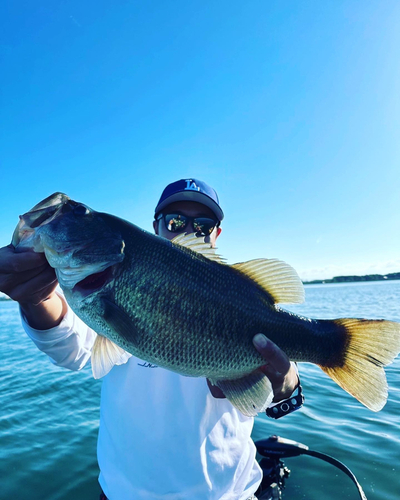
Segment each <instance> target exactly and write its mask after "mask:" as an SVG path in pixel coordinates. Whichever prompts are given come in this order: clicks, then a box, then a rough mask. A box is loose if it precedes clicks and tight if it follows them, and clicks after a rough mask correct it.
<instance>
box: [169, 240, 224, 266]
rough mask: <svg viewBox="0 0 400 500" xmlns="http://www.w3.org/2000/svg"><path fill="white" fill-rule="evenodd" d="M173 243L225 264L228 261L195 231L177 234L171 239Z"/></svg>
mask: <svg viewBox="0 0 400 500" xmlns="http://www.w3.org/2000/svg"><path fill="white" fill-rule="evenodd" d="M171 243H172V244H173V245H178V246H182V247H185V248H189V249H190V250H193V252H197V253H199V254H201V255H202V256H203V257H206V258H207V259H209V260H212V261H214V262H218V263H220V264H225V263H226V261H225V259H224V258H223V257H221V256H220V255H218V254H217V253H216V249H215V248H213V247H211V246H210V244H209V243H205V242H204V238H198V237H197V236H196V235H195V233H189V234H187V233H183V234H179V235H178V236H176V237H175V238H174V239H173V240H171Z"/></svg>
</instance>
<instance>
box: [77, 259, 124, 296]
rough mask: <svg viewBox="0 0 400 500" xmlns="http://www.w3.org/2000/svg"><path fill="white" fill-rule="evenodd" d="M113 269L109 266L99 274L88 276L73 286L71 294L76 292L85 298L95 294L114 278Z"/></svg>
mask: <svg viewBox="0 0 400 500" xmlns="http://www.w3.org/2000/svg"><path fill="white" fill-rule="evenodd" d="M113 268H114V266H110V267H107V268H106V269H104V271H100V272H99V273H94V274H89V276H86V278H84V279H83V280H81V281H79V282H78V283H77V284H76V285H75V286H74V288H73V292H78V293H80V294H81V295H83V296H85V297H86V296H87V295H91V294H92V293H94V292H97V291H98V290H100V289H101V288H103V287H104V286H105V285H107V284H108V283H109V282H110V281H112V279H113V277H114V272H113Z"/></svg>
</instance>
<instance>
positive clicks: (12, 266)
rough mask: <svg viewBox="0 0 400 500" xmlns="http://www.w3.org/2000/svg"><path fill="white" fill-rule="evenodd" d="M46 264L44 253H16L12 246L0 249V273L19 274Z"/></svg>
mask: <svg viewBox="0 0 400 500" xmlns="http://www.w3.org/2000/svg"><path fill="white" fill-rule="evenodd" d="M46 262H47V260H46V257H45V255H44V253H36V252H32V251H27V252H20V253H18V252H16V251H15V249H14V247H13V246H12V245H8V246H6V247H3V248H0V273H7V274H8V273H13V272H14V273H20V272H24V271H27V270H30V269H34V268H35V267H39V266H42V265H43V264H45V263H46Z"/></svg>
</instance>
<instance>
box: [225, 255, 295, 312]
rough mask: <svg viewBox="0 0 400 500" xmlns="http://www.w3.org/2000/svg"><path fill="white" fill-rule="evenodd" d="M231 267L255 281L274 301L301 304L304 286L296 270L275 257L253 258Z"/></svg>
mask: <svg viewBox="0 0 400 500" xmlns="http://www.w3.org/2000/svg"><path fill="white" fill-rule="evenodd" d="M231 267H233V268H234V269H236V270H237V271H240V272H241V273H243V274H245V275H246V276H247V277H248V278H250V279H252V280H253V281H254V282H256V283H257V284H258V285H259V286H260V287H261V288H263V289H264V290H265V291H266V292H267V293H268V294H269V295H270V297H271V298H272V300H273V302H274V303H283V304H301V303H303V302H304V287H303V283H302V281H301V279H300V278H299V276H298V274H297V272H296V271H295V270H294V269H293V268H292V267H291V266H289V264H286V262H282V261H281V260H277V259H255V260H249V261H248V262H240V263H238V264H233V265H232V266H231Z"/></svg>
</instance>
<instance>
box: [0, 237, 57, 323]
mask: <svg viewBox="0 0 400 500" xmlns="http://www.w3.org/2000/svg"><path fill="white" fill-rule="evenodd" d="M56 287H57V278H56V275H55V272H54V269H52V268H51V267H50V266H49V264H48V262H47V260H46V257H45V256H44V254H43V253H35V252H31V251H25V252H16V251H15V248H14V247H13V246H12V245H8V246H6V247H3V248H0V291H1V292H4V293H5V294H7V295H8V296H9V297H10V298H11V299H13V300H16V301H17V302H19V304H20V306H21V308H22V310H23V311H24V313H25V315H26V316H27V319H28V322H29V324H30V325H31V326H32V327H33V328H37V329H39V330H46V329H48V328H52V327H54V326H56V325H57V324H59V323H60V321H61V320H62V318H63V317H64V314H65V312H66V305H65V304H64V302H63V301H62V300H61V299H60V297H58V296H57V295H56V294H55V292H54V290H55V289H56Z"/></svg>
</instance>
